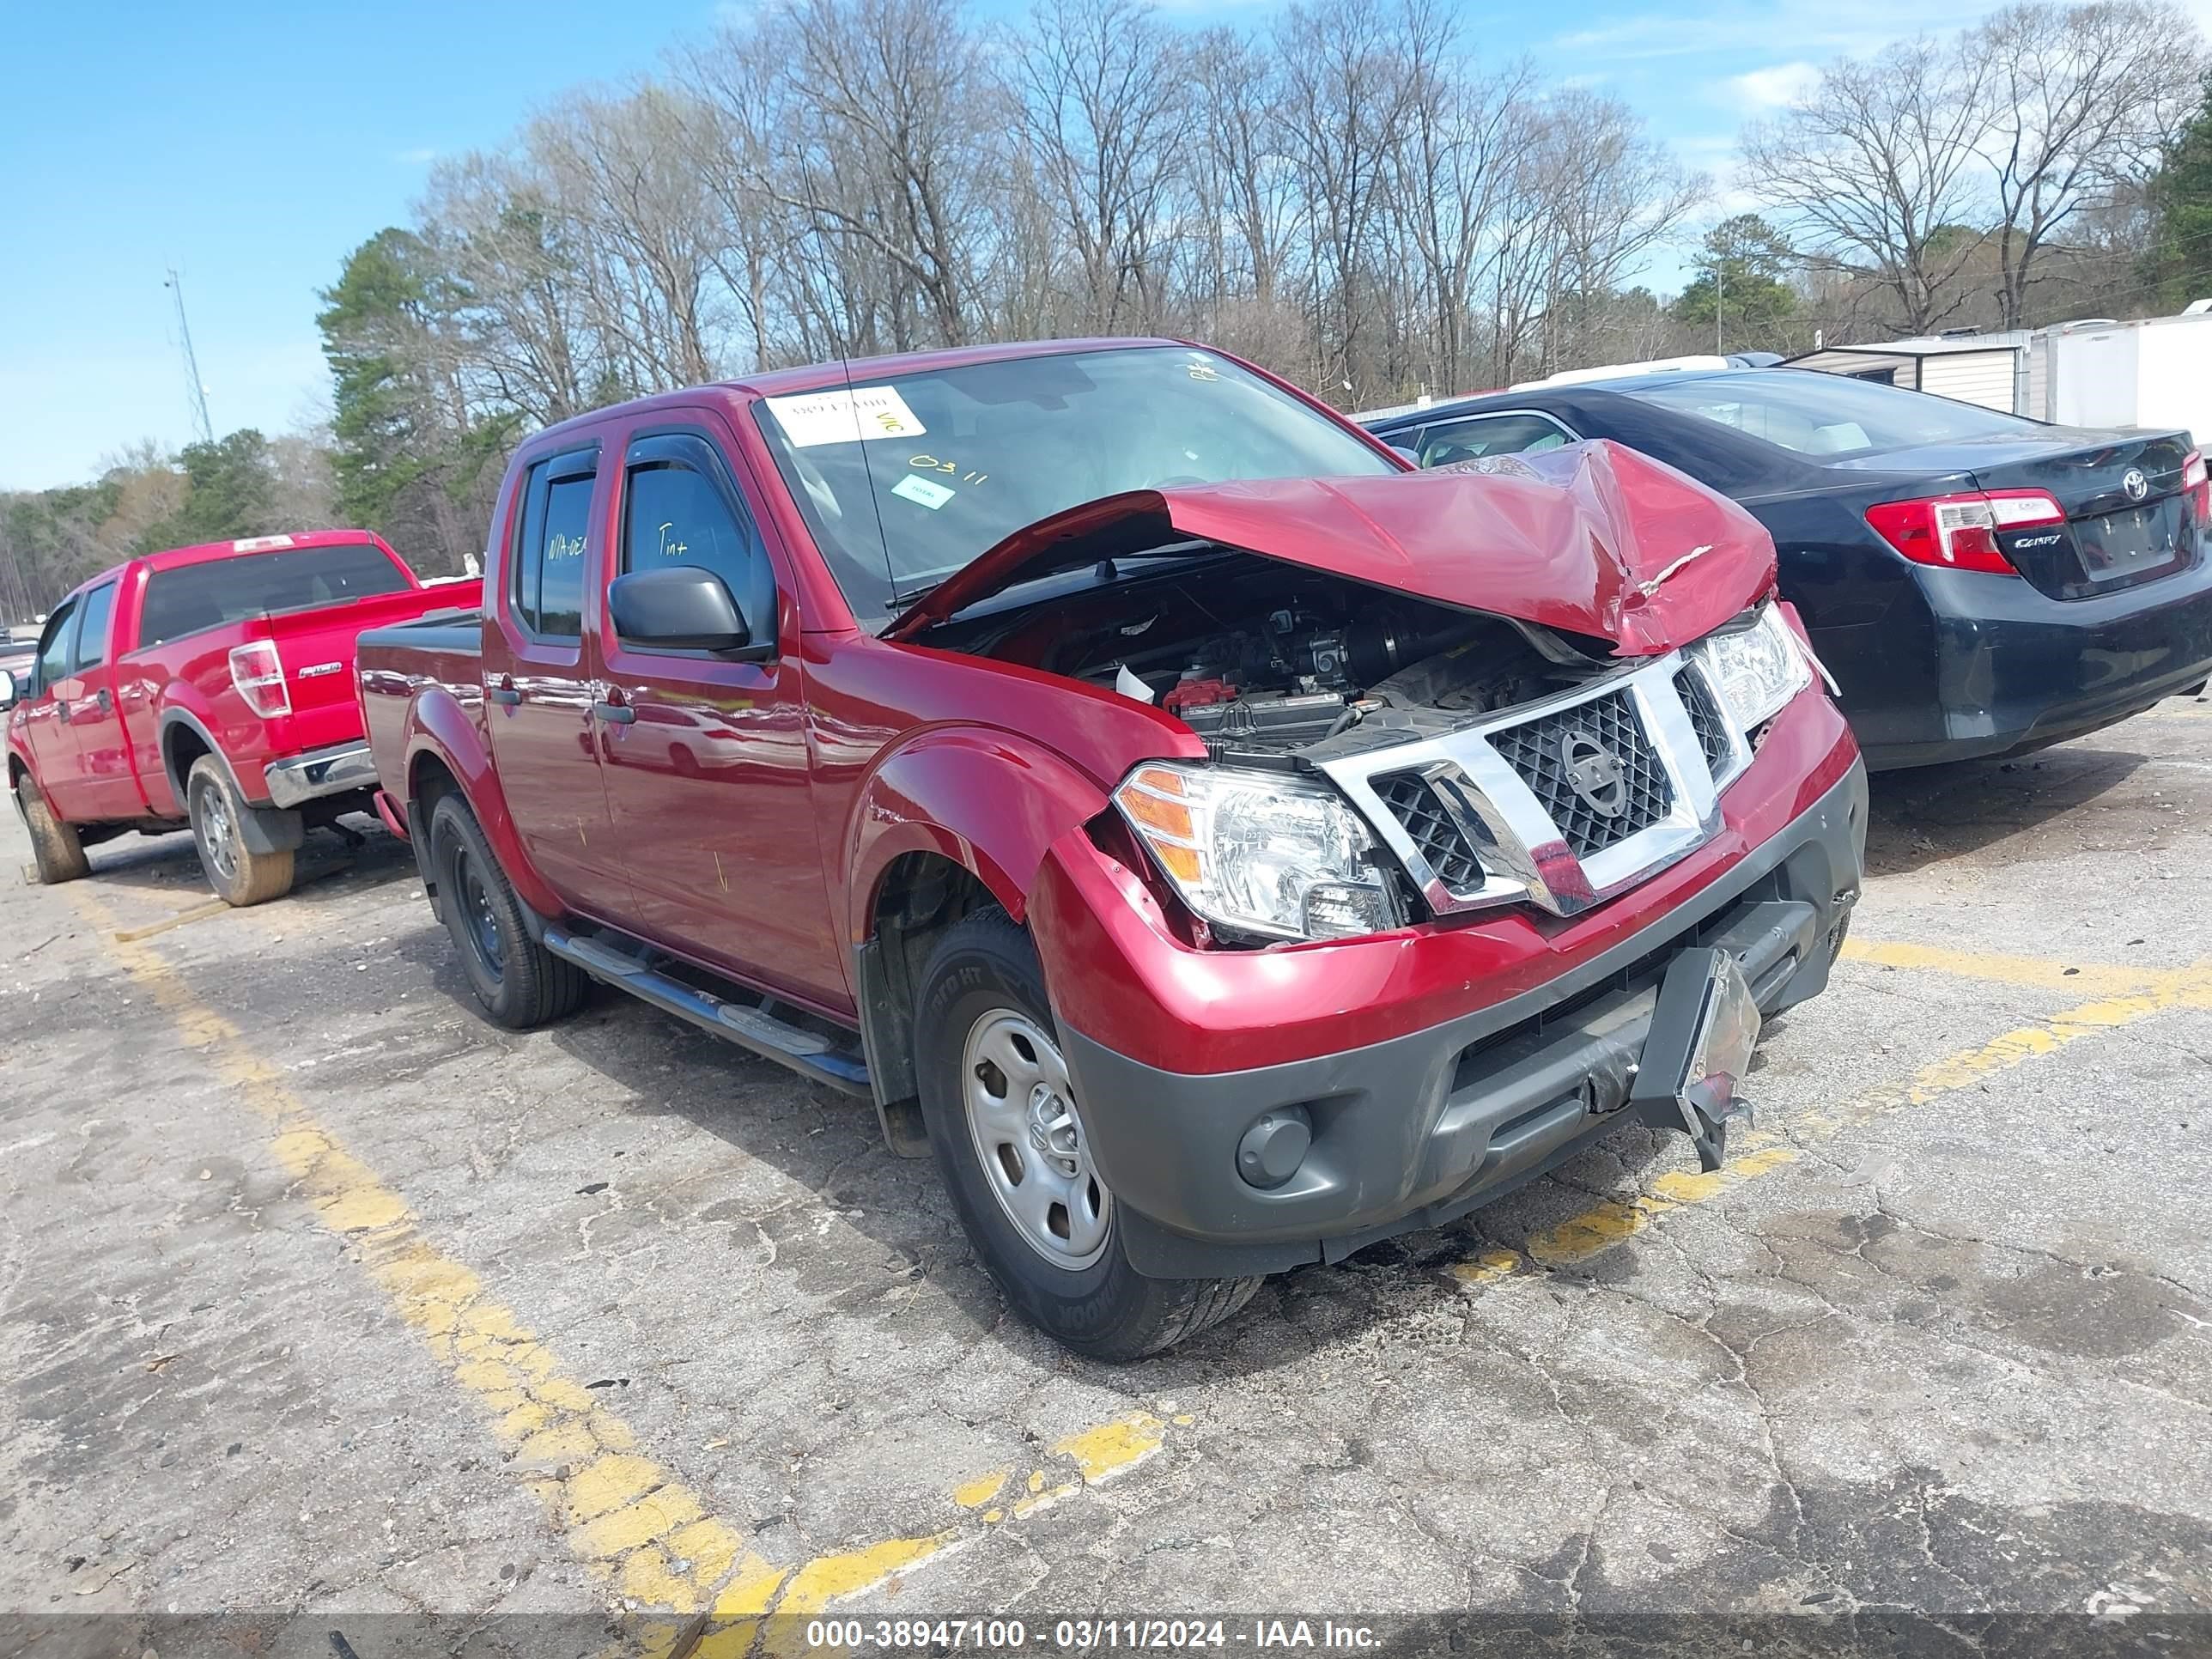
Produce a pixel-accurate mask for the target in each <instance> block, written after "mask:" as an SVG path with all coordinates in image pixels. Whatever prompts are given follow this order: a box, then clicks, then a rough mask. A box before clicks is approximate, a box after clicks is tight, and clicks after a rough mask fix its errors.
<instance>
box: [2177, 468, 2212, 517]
mask: <svg viewBox="0 0 2212 1659" xmlns="http://www.w3.org/2000/svg"><path fill="white" fill-rule="evenodd" d="M2181 493H2182V494H2183V495H2186V496H2188V497H2189V505H2190V506H2191V507H2193V508H2195V509H2196V513H2197V524H2198V526H2200V527H2201V526H2204V525H2212V483H2207V482H2206V481H2205V476H2204V452H2203V450H2201V449H2192V450H2191V451H2190V452H2189V453H2188V454H2187V455H2185V456H2184V457H2183V458H2182V462H2181Z"/></svg>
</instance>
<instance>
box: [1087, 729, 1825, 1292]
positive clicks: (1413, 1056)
mask: <svg viewBox="0 0 2212 1659" xmlns="http://www.w3.org/2000/svg"><path fill="white" fill-rule="evenodd" d="M1866 823H1867V784H1866V774H1865V772H1864V770H1863V769H1860V768H1857V767H1854V768H1853V769H1852V770H1851V772H1850V775H1848V776H1847V777H1845V778H1844V780H1843V781H1840V782H1839V783H1838V784H1837V785H1836V787H1834V788H1833V789H1832V790H1830V791H1829V792H1828V793H1827V794H1826V795H1825V796H1823V797H1822V798H1821V799H1820V801H1819V802H1817V803H1816V804H1815V805H1814V806H1813V807H1812V808H1810V809H1809V810H1808V811H1805V812H1803V813H1802V814H1801V815H1800V816H1799V817H1797V818H1796V821H1795V822H1793V823H1791V824H1790V826H1789V828H1788V829H1784V831H1783V832H1782V833H1781V834H1780V835H1778V836H1775V837H1773V838H1772V839H1771V841H1769V842H1767V843H1766V844H1765V845H1764V846H1762V847H1760V848H1757V849H1756V850H1755V851H1754V852H1753V853H1752V854H1751V855H1750V856H1748V857H1747V858H1746V859H1745V860H1742V861H1741V863H1739V864H1738V865H1736V866H1735V867H1734V868H1733V869H1731V870H1730V871H1729V872H1728V873H1727V874H1726V875H1724V876H1723V877H1721V878H1719V879H1718V880H1717V881H1715V882H1714V883H1713V884H1711V886H1709V887H1707V888H1706V889H1705V890H1703V891H1701V892H1700V893H1699V894H1698V895H1697V896H1695V897H1694V898H1692V899H1691V900H1690V901H1689V902H1686V903H1685V904H1683V905H1681V906H1680V907H1678V908H1676V909H1674V911H1672V912H1670V913H1669V914H1668V915H1665V916H1663V917H1661V918H1660V919H1659V920H1657V921H1654V922H1653V923H1652V924H1651V925H1650V926H1649V927H1645V928H1644V929H1643V930H1642V931H1641V932H1640V933H1638V934H1637V935H1636V936H1635V937H1634V938H1632V939H1628V940H1627V941H1626V942H1625V943H1623V944H1621V945H1618V946H1616V947H1614V948H1613V950H1611V951H1607V952H1606V953H1605V954H1604V955H1602V956H1601V957H1597V958H1596V959H1595V960H1594V961H1591V962H1588V963H1583V964H1582V965H1581V966H1580V967H1578V968H1577V969H1573V970H1571V972H1569V973H1567V974H1565V975H1561V976H1560V977H1559V979H1557V980H1555V981H1553V982H1552V983H1551V984H1549V985H1546V986H1541V987H1538V988H1536V989H1534V990H1532V991H1528V992H1526V993H1524V994H1522V995H1520V996H1516V997H1513V998H1510V999H1509V1000H1506V1001H1504V1002H1502V1003H1498V1004H1494V1005H1492V1006H1490V1007H1487V1008H1481V1009H1477V1010H1474V1012H1469V1013H1468V1014H1465V1015H1462V1016H1461V1017H1460V1018H1456V1019H1453V1020H1448V1021H1446V1022H1444V1023H1443V1024H1440V1025H1436V1026H1432V1027H1431V1028H1429V1029H1428V1030H1422V1031H1414V1032H1411V1033H1409V1034H1407V1036H1401V1037H1395V1038H1392V1039H1390V1040H1389V1041H1388V1042H1378V1043H1375V1044H1372V1045H1370V1046H1369V1047H1367V1048H1358V1049H1353V1050H1351V1051H1348V1052H1346V1053H1344V1054H1322V1055H1318V1056H1316V1057H1315V1058H1313V1059H1310V1060H1290V1061H1285V1062H1284V1063H1283V1064H1281V1065H1277V1066H1260V1067H1256V1068H1254V1069H1252V1070H1249V1071H1243V1072H1230V1073H1211V1074H1205V1075H1198V1074H1191V1073H1176V1072H1164V1071H1161V1070H1159V1069H1158V1068H1156V1067H1153V1066H1147V1065H1145V1064H1144V1063H1142V1062H1140V1061H1138V1060H1132V1059H1130V1058H1128V1057H1127V1056H1126V1055H1123V1054H1118V1053H1116V1052H1115V1051H1114V1050H1112V1049H1109V1048H1104V1047H1103V1046H1102V1045H1100V1044H1098V1043H1096V1042H1091V1040H1090V1039H1089V1038H1087V1037H1085V1036H1083V1034H1082V1033H1081V1032H1079V1031H1076V1030H1070V1029H1068V1028H1067V1027H1066V1025H1064V1024H1063V1025H1062V1027H1061V1030H1060V1042H1061V1046H1062V1048H1063V1050H1064V1051H1065V1053H1066V1057H1067V1064H1068V1069H1069V1071H1070V1072H1071V1073H1073V1079H1074V1082H1075V1085H1076V1092H1077V1097H1078V1098H1079V1100H1080V1101H1081V1102H1082V1103H1083V1116H1084V1133H1085V1139H1087V1140H1089V1142H1090V1143H1091V1152H1092V1155H1093V1157H1094V1158H1096V1159H1097V1164H1098V1172H1099V1175H1100V1176H1101V1177H1102V1178H1103V1180H1104V1181H1105V1182H1106V1185H1107V1187H1108V1188H1109V1189H1110V1190H1111V1191H1112V1193H1113V1194H1114V1197H1115V1211H1116V1213H1117V1215H1118V1216H1119V1217H1120V1218H1121V1235H1122V1243H1123V1246H1124V1248H1125V1249H1127V1252H1128V1255H1129V1260H1130V1261H1131V1264H1132V1265H1133V1266H1134V1267H1136V1268H1137V1269H1138V1271H1139V1272H1140V1273H1146V1274H1149V1275H1151V1276H1152V1277H1155V1278H1162V1279H1200V1278H1214V1277H1226V1276H1230V1275H1233V1274H1239V1273H1276V1272H1280V1271H1282V1270H1284V1269H1285V1268H1289V1267H1297V1266H1299V1265H1301V1264H1304V1263H1307V1262H1313V1261H1339V1260H1340V1259H1342V1258H1343V1257H1344V1256H1346V1255H1350V1254H1351V1253H1352V1251H1354V1250H1357V1249H1360V1248H1362V1247H1363V1246H1364V1245H1367V1244H1370V1243H1374V1242H1375V1241H1376V1240H1377V1239H1380V1238H1387V1237H1389V1236H1391V1235H1392V1234H1394V1233H1400V1232H1406V1231H1411V1230H1413V1229H1414V1228H1419V1227H1434V1226H1439V1225H1443V1224H1444V1223H1446V1222H1449V1221H1451V1220H1453V1219H1455V1218H1457V1217H1458V1216H1461V1215H1463V1214H1465V1213H1466V1212H1468V1211H1469V1210H1471V1209H1473V1208H1474V1207H1475V1206H1477V1205H1479V1204H1482V1203H1486V1202H1487V1201H1489V1200H1492V1199H1493V1198H1496V1197H1498V1196H1499V1195H1501V1194H1504V1193H1505V1192H1507V1191H1509V1190H1510V1189H1511V1188H1515V1187H1517V1186H1520V1185H1522V1183H1524V1182H1528V1181H1530V1180H1533V1179H1534V1178H1535V1177H1536V1176H1539V1175H1541V1174H1542V1173H1543V1172H1544V1171H1545V1170H1549V1169H1551V1168H1553V1166H1555V1165H1557V1164H1560V1163H1563V1162H1565V1160H1566V1159H1567V1158H1571V1157H1572V1156H1573V1155H1574V1154H1575V1153H1576V1152H1578V1151H1579V1150H1581V1148H1582V1147H1583V1146H1584V1145H1585V1144H1587V1143H1588V1142H1589V1140H1591V1139H1594V1138H1595V1137H1596V1136H1598V1135H1601V1134H1603V1133H1607V1132H1609V1131H1610V1130H1612V1129H1613V1128H1615V1127H1619V1126H1620V1124H1622V1123H1624V1122H1628V1121H1651V1122H1653V1123H1654V1124H1655V1125H1657V1126H1659V1127H1673V1128H1680V1127H1681V1123H1680V1118H1679V1117H1678V1116H1677V1115H1676V1114H1675V1113H1674V1110H1673V1109H1672V1106H1671V1103H1670V1104H1669V1106H1668V1109H1667V1111H1666V1112H1665V1113H1664V1114H1663V1115H1658V1114H1650V1112H1649V1110H1648V1109H1647V1108H1645V1107H1644V1106H1642V1105H1640V1104H1631V1103H1630V1101H1629V1092H1630V1085H1631V1083H1632V1079H1633V1078H1634V1075H1635V1072H1636V1067H1637V1064H1638V1060H1639V1059H1640V1058H1641V1056H1642V1054H1643V1052H1644V1040H1645V1038H1646V1037H1647V1036H1648V1035H1649V1034H1650V1030H1651V1022H1652V1016H1653V1012H1654V1009H1655V1007H1656V1004H1657V1002H1658V991H1659V983H1660V981H1661V979H1662V977H1663V976H1664V975H1665V973H1666V970H1667V968H1668V964H1669V963H1671V962H1672V961H1673V960H1674V958H1675V957H1677V956H1678V955H1679V954H1680V952H1681V951H1684V950H1686V949H1689V948H1692V947H1710V946H1720V947H1723V948H1725V949H1727V950H1729V951H1732V952H1734V953H1735V954H1736V955H1737V956H1738V957H1740V958H1741V961H1742V964H1743V970H1744V974H1745V976H1746V977H1747V979H1748V980H1749V981H1750V982H1751V986H1752V989H1753V994H1754V996H1755V997H1756V999H1757V1000H1758V1003H1759V1009H1760V1011H1761V1012H1762V1013H1764V1014H1767V1015H1772V1014H1776V1013H1778V1012H1781V1011H1782V1010H1783V1009H1784V1008H1787V1007H1790V1006H1792V1005H1794V1004H1796V1003H1799V1002H1802V1001H1803V1000H1805V999H1806V998H1808V997H1809V996H1812V995H1814V994H1816V993H1817V992H1819V991H1820V990H1821V989H1822V988H1823V987H1826V984H1827V980H1828V967H1829V963H1830V960H1831V956H1832V948H1833V945H1832V941H1833V939H1834V938H1835V937H1836V935H1837V933H1838V930H1839V929H1840V927H1841V925H1842V923H1843V921H1844V919H1845V918H1846V916H1847V915H1848V914H1849V911H1850V904H1851V902H1852V901H1853V900H1854V899H1855V898H1856V897H1857V891H1858V887H1859V882H1860V878H1861V865H1862V860H1863V852H1864V848H1865V842H1866ZM1293 1107H1296V1108H1301V1109H1304V1111H1305V1113H1306V1114H1307V1115H1308V1116H1309V1117H1310V1120H1311V1121H1312V1125H1313V1145H1312V1148H1311V1150H1310V1152H1308V1153H1307V1155H1306V1158H1305V1160H1304V1164H1301V1165H1300V1167H1299V1169H1298V1170H1297V1173H1296V1174H1295V1175H1294V1176H1291V1179H1290V1180H1289V1181H1288V1182H1285V1184H1284V1185H1282V1186H1280V1187H1279V1188H1274V1189H1273V1190H1268V1191H1263V1190H1261V1189H1260V1188H1255V1187H1252V1186H1250V1185H1249V1184H1247V1183H1246V1182H1244V1181H1243V1179H1242V1178H1241V1177H1240V1176H1239V1175H1238V1174H1237V1163H1236V1160H1237V1146H1238V1142H1239V1140H1240V1139H1241V1138H1242V1137H1243V1134H1244V1133H1245V1131H1246V1129H1247V1128H1248V1127H1250V1125H1251V1124H1252V1123H1253V1122H1254V1121H1255V1119H1256V1118H1258V1117H1259V1116H1260V1115H1261V1114H1262V1113H1264V1112H1269V1111H1279V1110H1283V1109H1289V1108H1293Z"/></svg>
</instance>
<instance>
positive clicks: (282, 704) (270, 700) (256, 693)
mask: <svg viewBox="0 0 2212 1659" xmlns="http://www.w3.org/2000/svg"><path fill="white" fill-rule="evenodd" d="M230 683H231V684H233V685H234V686H236V687H237V688H238V695H239V696H241V697H243V698H245V699H246V707H247V708H251V709H252V711H253V712H254V713H255V714H258V715H260V716H261V718H262V719H263V720H275V719H276V717H277V716H278V715H280V714H290V713H291V712H292V694H291V693H290V692H289V691H288V690H285V687H284V660H283V658H281V657H279V656H278V655H277V654H276V641H274V640H248V641H246V643H245V644H244V645H234V646H233V647H231V648H230Z"/></svg>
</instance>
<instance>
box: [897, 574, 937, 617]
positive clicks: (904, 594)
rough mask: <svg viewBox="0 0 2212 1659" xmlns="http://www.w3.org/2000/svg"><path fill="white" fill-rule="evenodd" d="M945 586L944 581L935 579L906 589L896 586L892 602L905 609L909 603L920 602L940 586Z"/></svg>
mask: <svg viewBox="0 0 2212 1659" xmlns="http://www.w3.org/2000/svg"><path fill="white" fill-rule="evenodd" d="M942 586H945V584H944V583H943V582H941V581H935V582H924V583H923V584H922V585H921V586H919V587H908V588H905V589H900V588H896V587H895V588H893V589H892V590H891V603H892V604H893V605H896V606H897V607H898V608H899V609H900V610H902V611H903V610H905V609H906V608H907V607H908V605H915V604H919V603H920V602H921V600H923V599H927V598H928V597H929V596H930V595H931V594H932V593H934V592H937V590H938V589H939V588H940V587H942Z"/></svg>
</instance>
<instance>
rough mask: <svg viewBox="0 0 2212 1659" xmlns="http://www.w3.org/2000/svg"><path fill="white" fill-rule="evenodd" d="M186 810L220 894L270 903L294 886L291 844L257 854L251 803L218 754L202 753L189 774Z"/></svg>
mask: <svg viewBox="0 0 2212 1659" xmlns="http://www.w3.org/2000/svg"><path fill="white" fill-rule="evenodd" d="M185 813H186V815H187V816H188V817H190V818H191V823H192V842H193V844H194V845H196V846H197V848H199V849H200V867H201V868H202V869H203V870H204V871H205V872H207V878H208V885H209V886H210V887H212V888H214V889H215V890H216V896H218V897H220V898H222V900H224V901H225V902H228V903H231V904H236V905H241V906H243V905H248V904H266V903H267V902H269V901H270V899H273V898H282V897H283V896H284V895H285V894H287V893H289V892H290V891H291V890H292V849H291V848H289V847H288V848H285V849H284V850H283V852H281V853H257V852H255V851H254V850H253V849H252V848H251V847H248V846H247V845H246V835H245V828H246V803H245V802H244V801H243V800H242V799H240V798H239V793H238V791H237V790H236V789H234V788H233V787H231V781H230V774H229V773H228V772H227V771H225V770H224V769H223V765H222V762H221V761H219V760H217V759H216V757H214V756H213V755H202V756H201V757H199V758H198V759H197V760H196V761H194V762H193V763H192V769H191V771H189V772H187V773H186V774H185Z"/></svg>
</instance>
